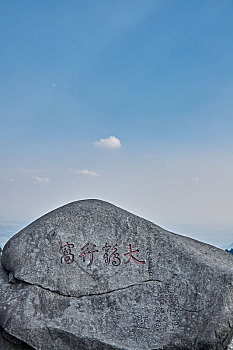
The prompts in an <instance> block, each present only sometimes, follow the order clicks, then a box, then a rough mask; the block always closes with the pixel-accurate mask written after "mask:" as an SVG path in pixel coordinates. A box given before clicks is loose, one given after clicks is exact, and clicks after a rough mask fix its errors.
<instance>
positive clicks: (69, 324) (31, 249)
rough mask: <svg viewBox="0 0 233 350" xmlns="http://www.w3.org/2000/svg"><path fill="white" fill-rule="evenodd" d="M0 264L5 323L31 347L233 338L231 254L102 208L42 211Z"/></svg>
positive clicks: (158, 344)
mask: <svg viewBox="0 0 233 350" xmlns="http://www.w3.org/2000/svg"><path fill="white" fill-rule="evenodd" d="M61 247H62V248H61ZM130 250H131V253H130ZM132 252H133V253H132ZM2 264H3V266H4V269H1V271H0V281H1V282H0V293H1V298H0V325H1V326H2V327H3V329H4V330H5V331H6V332H7V333H8V334H10V335H12V336H14V337H15V338H17V339H20V340H22V341H24V342H25V343H27V344H29V345H30V346H31V347H32V348H34V349H38V350H39V349H40V350H47V349H51V350H52V349H54V350H55V349H56V350H57V349H59V350H63V349H64V350H65V349H67V348H69V349H77V350H91V349H93V350H94V349H95V350H98V349H99V350H100V349H101V350H102V349H103V350H113V349H115V350H117V349H121V350H123V349H124V350H158V349H163V350H175V349H177V350H182V349H183V350H184V349H190V350H198V349H200V350H201V349H202V350H204V349H206V350H208V349H209V350H226V349H227V347H228V344H229V343H230V342H231V339H232V337H233V328H232V326H233V288H232V281H233V257H232V255H231V254H228V253H226V252H224V251H222V250H220V249H218V248H215V247H212V246H210V245H207V244H204V243H201V242H198V241H195V240H192V239H190V238H187V237H183V236H180V235H177V234H174V233H171V232H168V231H166V230H164V229H162V228H161V227H159V226H157V225H155V224H153V223H151V222H149V221H147V220H145V219H142V218H139V217H137V216H135V215H133V214H131V213H129V212H127V211H125V210H122V209H120V208H117V207H115V206H113V205H112V204H109V203H106V202H102V201H98V200H85V201H78V202H73V203H70V204H68V205H66V206H64V207H61V208H58V209H56V210H54V211H52V212H51V213H49V214H46V215H45V216H43V217H41V218H40V219H38V220H36V221H35V222H33V223H32V224H31V225H29V226H28V227H26V228H25V229H23V230H22V231H20V232H19V233H18V234H17V235H15V236H14V237H13V238H11V239H10V240H9V242H8V243H7V244H6V246H5V247H4V251H3V256H2ZM9 274H11V276H10V280H11V281H12V278H14V280H13V281H14V282H15V283H14V284H12V283H9V276H8V275H9Z"/></svg>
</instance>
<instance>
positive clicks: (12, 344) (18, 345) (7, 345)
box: [0, 327, 34, 350]
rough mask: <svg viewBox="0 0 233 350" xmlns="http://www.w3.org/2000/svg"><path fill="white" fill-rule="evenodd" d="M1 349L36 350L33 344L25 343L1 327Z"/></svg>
mask: <svg viewBox="0 0 233 350" xmlns="http://www.w3.org/2000/svg"><path fill="white" fill-rule="evenodd" d="M0 349H1V350H34V349H33V348H32V347H31V346H29V345H27V344H25V343H24V342H22V341H21V340H19V339H17V338H15V337H13V336H12V335H10V334H8V333H6V332H5V331H4V329H3V328H2V327H0Z"/></svg>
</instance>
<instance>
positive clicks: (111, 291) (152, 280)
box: [15, 278, 163, 299]
mask: <svg viewBox="0 0 233 350" xmlns="http://www.w3.org/2000/svg"><path fill="white" fill-rule="evenodd" d="M15 280H16V281H18V282H19V283H21V284H24V285H30V286H35V287H39V288H41V289H44V290H47V291H49V292H51V293H55V294H58V295H59V296H63V297H68V298H77V299H79V298H85V297H93V296H99V295H105V294H111V293H114V292H119V291H122V290H126V289H129V288H132V287H137V286H142V285H143V284H144V283H150V282H159V283H163V281H161V280H156V279H149V280H146V281H142V282H141V283H135V284H131V285H129V286H126V287H122V288H117V289H113V290H109V291H106V292H100V293H93V294H92V293H90V294H83V295H78V296H76V295H68V294H62V293H61V292H60V291H58V290H52V289H50V288H46V287H43V286H41V285H39V284H37V283H30V282H27V281H23V280H20V279H18V278H17V279H15Z"/></svg>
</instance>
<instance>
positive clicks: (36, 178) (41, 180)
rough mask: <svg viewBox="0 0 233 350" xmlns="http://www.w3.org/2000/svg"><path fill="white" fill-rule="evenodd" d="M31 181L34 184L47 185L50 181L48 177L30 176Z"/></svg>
mask: <svg viewBox="0 0 233 350" xmlns="http://www.w3.org/2000/svg"><path fill="white" fill-rule="evenodd" d="M32 179H33V180H34V181H35V182H36V183H40V184H41V183H45V184H49V183H50V180H49V178H48V177H40V176H35V175H32Z"/></svg>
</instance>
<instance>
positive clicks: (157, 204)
mask: <svg viewBox="0 0 233 350" xmlns="http://www.w3.org/2000/svg"><path fill="white" fill-rule="evenodd" d="M232 18H233V1H232V0H221V1H219V0H204V1H203V0H195V1H187V0H144V1H142V0H98V1H96V0H82V1H81V0H68V1H67V0H46V1H30V0H21V1H17V0H0V40H1V54H0V57H1V65H0V77H1V79H0V125H1V137H0V162H1V172H0V194H1V195H0V245H3V244H4V243H5V242H6V241H7V240H8V239H9V237H11V236H12V235H13V234H14V233H16V232H17V231H18V230H19V229H20V228H22V227H24V226H25V225H26V224H28V223H30V222H32V221H33V220H35V219H36V218H38V217H40V216H41V215H43V214H45V213H46V212H48V211H50V210H53V209H55V208H57V207H59V206H61V205H64V204H66V203H68V202H71V201H74V200H79V199H85V198H98V199H102V200H106V201H109V202H111V203H113V204H115V205H117V206H120V207H122V208H124V209H126V210H128V211H130V212H132V213H134V214H137V215H139V216H142V217H144V218H146V219H149V220H151V221H153V222H154V223H156V224H158V225H160V226H162V227H164V228H166V229H168V230H170V231H174V232H177V233H180V234H183V235H186V236H189V237H192V238H195V239H198V240H201V241H204V242H207V243H210V244H213V245H217V246H219V247H221V246H228V245H230V244H231V243H233V215H232V208H233V184H232V179H233V137H232V135H233V98H232V96H233V20H232Z"/></svg>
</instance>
